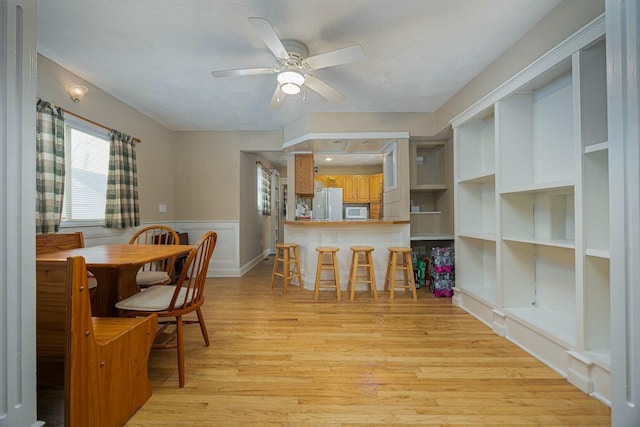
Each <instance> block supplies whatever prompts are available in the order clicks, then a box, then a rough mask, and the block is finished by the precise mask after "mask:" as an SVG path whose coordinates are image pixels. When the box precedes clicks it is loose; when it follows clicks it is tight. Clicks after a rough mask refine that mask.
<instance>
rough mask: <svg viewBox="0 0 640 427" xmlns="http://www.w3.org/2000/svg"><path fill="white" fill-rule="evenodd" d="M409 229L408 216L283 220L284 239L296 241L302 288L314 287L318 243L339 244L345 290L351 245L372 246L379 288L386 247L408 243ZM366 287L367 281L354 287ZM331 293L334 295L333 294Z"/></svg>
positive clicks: (382, 282) (407, 245)
mask: <svg viewBox="0 0 640 427" xmlns="http://www.w3.org/2000/svg"><path fill="white" fill-rule="evenodd" d="M409 229H410V222H409V221H408V220H393V219H388V220H385V219H381V220H378V219H368V220H367V219H363V220H342V221H327V220H302V221H284V241H285V242H287V243H296V244H297V245H298V254H299V257H300V263H301V266H300V270H301V272H302V279H303V281H304V287H305V289H313V288H314V284H315V279H316V268H317V263H318V252H317V251H316V248H317V247H319V246H335V247H337V248H339V251H338V253H337V258H338V272H339V276H340V283H341V289H342V290H346V288H347V280H348V278H349V269H350V267H351V257H352V252H351V249H350V248H351V246H371V247H373V253H372V256H373V264H374V270H375V276H376V287H377V288H378V289H379V290H382V289H383V287H384V278H385V274H386V269H387V263H388V260H389V247H391V246H404V247H409V246H411V238H410V232H409V231H410V230H409ZM325 273H326V272H325ZM325 273H323V274H325ZM360 288H362V289H360ZM366 288H367V285H366V284H365V285H363V284H359V285H357V288H356V289H357V290H364V289H366ZM333 297H334V298H335V294H334V295H333Z"/></svg>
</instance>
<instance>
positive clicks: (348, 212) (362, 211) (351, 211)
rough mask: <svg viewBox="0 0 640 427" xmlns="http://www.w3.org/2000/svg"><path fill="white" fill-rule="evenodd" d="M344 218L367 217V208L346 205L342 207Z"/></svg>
mask: <svg viewBox="0 0 640 427" xmlns="http://www.w3.org/2000/svg"><path fill="white" fill-rule="evenodd" d="M344 219H369V208H366V207H360V206H356V207H353V206H347V207H345V208H344Z"/></svg>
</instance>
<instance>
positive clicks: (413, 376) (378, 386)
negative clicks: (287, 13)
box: [127, 259, 611, 427]
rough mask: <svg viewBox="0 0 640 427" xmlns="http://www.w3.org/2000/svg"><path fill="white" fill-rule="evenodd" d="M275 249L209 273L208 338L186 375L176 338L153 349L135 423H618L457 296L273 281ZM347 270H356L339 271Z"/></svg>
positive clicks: (190, 350) (191, 344)
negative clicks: (345, 295) (253, 262)
mask: <svg viewBox="0 0 640 427" xmlns="http://www.w3.org/2000/svg"><path fill="white" fill-rule="evenodd" d="M272 265H273V264H272V261H271V259H270V260H267V261H263V262H261V263H260V264H259V265H258V266H257V267H256V268H255V269H254V270H252V271H251V272H249V273H247V274H246V275H245V276H244V277H243V278H215V279H209V281H208V283H207V296H206V298H207V299H206V302H205V305H204V314H205V317H206V321H207V327H208V329H209V335H210V339H211V346H210V347H209V348H206V347H204V345H203V342H202V336H201V334H200V331H199V328H198V327H197V325H191V326H190V327H186V328H185V329H186V330H187V332H186V334H187V339H186V386H185V388H184V389H179V388H178V379H177V368H176V360H175V357H176V356H175V351H152V355H151V360H150V375H151V379H152V387H153V396H152V397H151V399H150V400H149V401H148V402H147V403H146V404H145V406H144V407H143V408H141V409H140V410H139V411H138V412H137V413H136V414H135V415H134V416H133V417H132V418H131V419H130V420H129V423H128V424H127V425H128V426H130V427H139V426H148V427H151V426H193V427H196V426H197V427H205V426H224V425H252V424H253V425H256V426H270V425H273V426H305V425H306V426H375V425H380V426H382V425H385V426H400V425H420V426H427V425H431V426H454V425H465V426H474V425H504V426H513V425H543V426H556V425H558V426H561V425H571V426H588V425H589V426H590V425H593V426H596V425H598V426H608V425H610V424H611V414H610V409H609V408H608V407H607V406H606V405H604V404H602V403H601V402H599V401H597V400H596V399H594V398H591V397H589V396H588V395H586V394H584V393H582V392H581V391H579V390H578V389H576V388H575V387H574V386H572V385H571V384H569V383H568V382H567V381H566V380H565V379H564V378H562V377H561V376H560V375H558V374H557V373H556V372H554V371H553V370H551V369H549V368H547V367H546V366H545V365H543V364H542V363H541V362H539V361H537V360H536V359H535V358H533V357H531V356H530V355H529V354H527V353H526V352H524V351H523V350H521V349H520V348H518V347H517V346H515V345H514V344H512V343H511V342H509V341H507V340H506V339H503V338H500V337H499V336H497V335H496V334H494V333H493V332H492V331H491V330H490V329H489V328H488V327H486V326H485V325H484V324H482V323H481V322H479V321H478V320H476V319H475V318H473V317H472V316H470V315H469V314H467V313H466V312H464V311H463V310H461V309H458V308H456V307H454V306H452V305H451V300H450V299H436V298H434V297H432V296H431V295H429V294H428V293H427V292H426V289H424V288H423V289H420V290H419V299H418V301H417V302H414V301H413V300H412V299H411V297H410V294H408V293H405V292H398V293H397V297H396V300H395V301H393V302H390V301H389V296H388V294H383V293H381V294H380V299H379V300H378V302H375V301H374V300H373V298H372V296H370V295H369V294H368V293H366V292H362V293H358V294H357V295H356V301H354V302H351V301H349V300H348V299H346V300H345V299H343V300H342V301H340V302H338V301H337V300H336V297H335V293H332V292H329V291H323V292H322V293H321V295H320V300H319V301H314V300H313V292H312V291H307V290H304V289H302V290H301V289H300V288H298V287H295V286H293V287H290V288H289V291H288V292H287V294H286V295H283V294H282V290H281V288H278V289H276V290H274V291H272V290H271V289H270V286H269V283H270V277H271V268H272ZM343 279H346V278H343Z"/></svg>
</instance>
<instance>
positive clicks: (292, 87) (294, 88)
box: [280, 83, 300, 95]
mask: <svg viewBox="0 0 640 427" xmlns="http://www.w3.org/2000/svg"><path fill="white" fill-rule="evenodd" d="M280 90H281V91H283V92H284V93H286V94H287V95H297V94H298V93H300V86H298V85H297V84H295V83H285V84H283V85H280Z"/></svg>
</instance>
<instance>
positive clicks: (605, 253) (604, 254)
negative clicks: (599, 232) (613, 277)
mask: <svg viewBox="0 0 640 427" xmlns="http://www.w3.org/2000/svg"><path fill="white" fill-rule="evenodd" d="M585 254H586V255H587V256H590V257H594V258H603V259H609V258H610V254H609V250H608V249H589V248H587V250H586V251H585Z"/></svg>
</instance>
